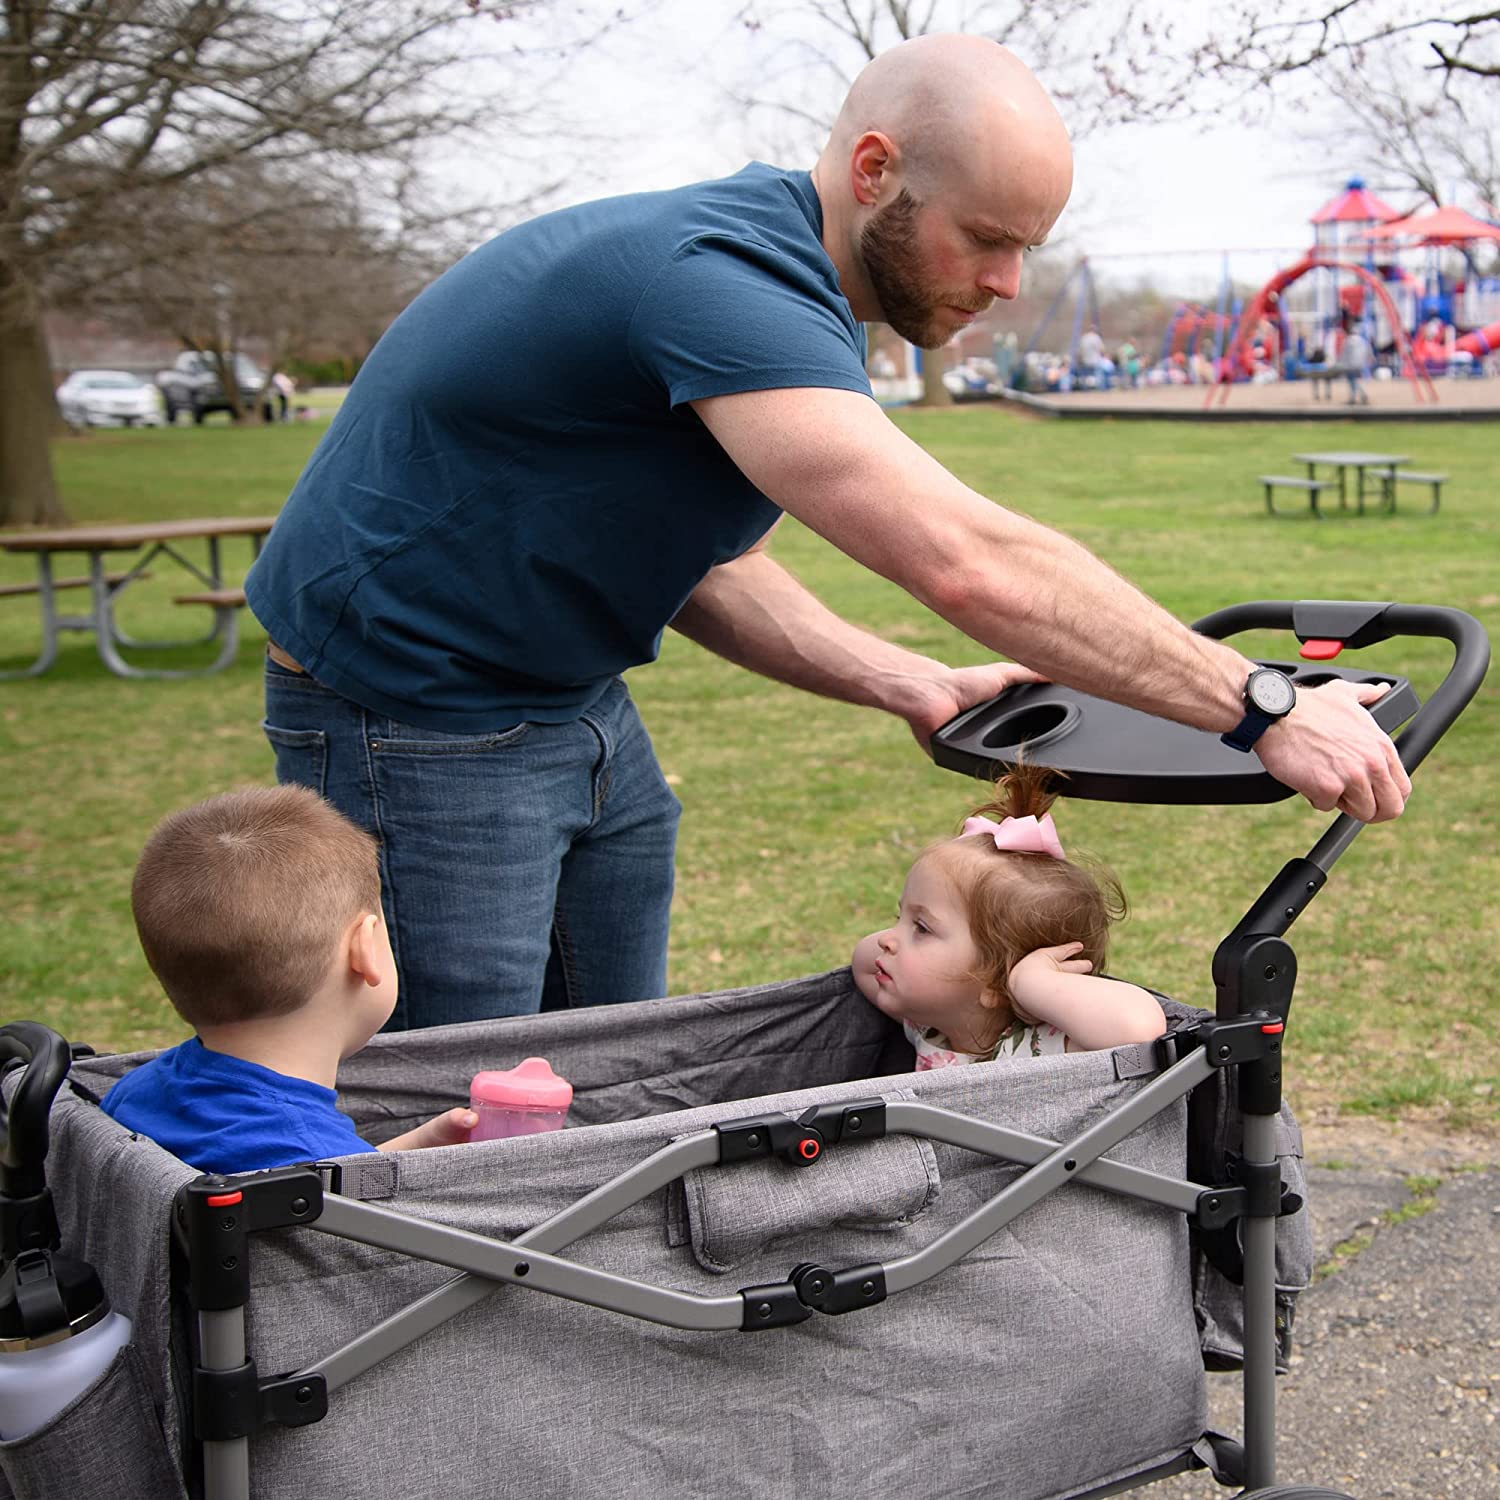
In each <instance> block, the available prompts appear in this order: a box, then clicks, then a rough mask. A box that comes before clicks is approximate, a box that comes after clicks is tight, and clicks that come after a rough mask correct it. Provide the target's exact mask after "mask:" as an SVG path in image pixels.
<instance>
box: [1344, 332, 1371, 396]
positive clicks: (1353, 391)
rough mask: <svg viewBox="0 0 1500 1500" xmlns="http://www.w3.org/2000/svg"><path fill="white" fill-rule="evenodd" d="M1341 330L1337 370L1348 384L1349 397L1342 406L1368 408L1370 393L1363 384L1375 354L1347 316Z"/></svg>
mask: <svg viewBox="0 0 1500 1500" xmlns="http://www.w3.org/2000/svg"><path fill="white" fill-rule="evenodd" d="M1343 329H1344V341H1343V343H1342V344H1341V345H1340V347H1339V369H1340V370H1341V371H1342V372H1343V376H1344V379H1345V380H1347V381H1348V382H1349V395H1348V398H1347V399H1346V400H1345V402H1344V404H1345V405H1346V406H1368V405H1369V404H1370V393H1369V392H1368V391H1367V390H1365V388H1364V384H1363V382H1364V379H1365V376H1366V375H1367V374H1368V372H1369V369H1370V364H1371V362H1372V361H1373V359H1374V357H1375V353H1374V350H1373V349H1371V348H1370V341H1369V339H1367V338H1366V337H1365V335H1364V331H1363V329H1361V328H1360V326H1359V325H1358V324H1357V323H1355V322H1354V320H1353V319H1352V318H1349V317H1347V316H1346V317H1345V318H1344V323H1343Z"/></svg>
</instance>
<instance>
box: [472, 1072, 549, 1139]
mask: <svg viewBox="0 0 1500 1500" xmlns="http://www.w3.org/2000/svg"><path fill="white" fill-rule="evenodd" d="M572 1102H573V1085H572V1084H571V1083H569V1082H568V1081H567V1079H566V1078H559V1077H558V1076H557V1074H556V1073H554V1072H553V1071H552V1066H551V1064H550V1063H549V1062H548V1061H547V1059H546V1058H544V1057H528V1058H527V1059H526V1061H525V1062H523V1063H518V1064H517V1065H516V1066H515V1067H514V1068H507V1069H501V1070H498V1071H495V1072H488V1073H476V1074H475V1075H474V1081H473V1083H472V1084H470V1086H469V1107H470V1108H471V1109H472V1110H473V1111H474V1113H475V1114H477V1115H478V1116H479V1123H478V1124H477V1125H476V1126H475V1127H474V1128H473V1130H471V1131H470V1132H469V1139H470V1140H471V1141H498V1140H504V1139H506V1138H508V1137H510V1136H515V1135H540V1134H541V1133H542V1132H543V1131H545V1130H561V1129H562V1123H563V1120H564V1119H565V1118H566V1117H567V1113H568V1106H569V1105H570V1104H571V1103H572Z"/></svg>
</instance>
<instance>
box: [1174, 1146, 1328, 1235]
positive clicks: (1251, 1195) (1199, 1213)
mask: <svg viewBox="0 0 1500 1500" xmlns="http://www.w3.org/2000/svg"><path fill="white" fill-rule="evenodd" d="M1231 1170H1232V1171H1233V1173H1234V1175H1235V1176H1236V1177H1238V1178H1239V1179H1240V1181H1239V1182H1238V1183H1237V1184H1236V1185H1235V1186H1234V1187H1216V1188H1204V1189H1203V1191H1202V1192H1201V1193H1199V1194H1198V1206H1197V1207H1196V1208H1195V1209H1194V1210H1193V1217H1194V1218H1195V1219H1196V1220H1197V1222H1198V1225H1199V1227H1200V1228H1202V1229H1223V1228H1224V1226H1225V1225H1226V1224H1232V1223H1233V1222H1234V1221H1235V1220H1236V1219H1264V1218H1269V1217H1275V1218H1282V1217H1284V1216H1285V1215H1287V1214H1294V1213H1296V1212H1297V1210H1298V1209H1300V1208H1301V1207H1302V1195H1301V1194H1300V1193H1294V1192H1293V1191H1292V1190H1291V1188H1289V1187H1287V1186H1286V1185H1285V1184H1284V1183H1283V1182H1282V1180H1281V1168H1280V1166H1279V1165H1277V1163H1275V1162H1265V1163H1263V1164H1261V1165H1259V1166H1251V1165H1250V1164H1249V1163H1248V1162H1239V1163H1237V1164H1232V1166H1231Z"/></svg>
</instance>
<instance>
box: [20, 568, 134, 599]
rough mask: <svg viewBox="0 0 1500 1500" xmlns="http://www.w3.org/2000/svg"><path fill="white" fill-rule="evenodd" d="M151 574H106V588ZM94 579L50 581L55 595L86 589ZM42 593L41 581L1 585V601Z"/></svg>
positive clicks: (115, 586) (116, 586)
mask: <svg viewBox="0 0 1500 1500" xmlns="http://www.w3.org/2000/svg"><path fill="white" fill-rule="evenodd" d="M150 576H151V575H150V573H106V574H105V575H104V586H105V587H106V588H111V589H112V588H118V587H119V586H120V584H122V583H133V582H134V581H135V580H136V579H137V578H149V577H150ZM93 581H94V580H93V579H92V578H54V579H52V580H50V586H51V589H52V592H53V593H56V592H57V591H58V590H59V589H86V588H88V587H89V585H90V584H92V583H93ZM41 591H42V585H41V581H40V580H38V581H36V582H34V583H0V599H11V598H18V597H20V596H21V595H22V594H40V593H41Z"/></svg>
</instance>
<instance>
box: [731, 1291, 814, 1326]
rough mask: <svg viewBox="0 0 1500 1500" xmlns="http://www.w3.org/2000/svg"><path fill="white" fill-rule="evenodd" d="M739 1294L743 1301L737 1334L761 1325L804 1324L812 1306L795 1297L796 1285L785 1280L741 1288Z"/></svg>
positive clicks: (809, 1315) (811, 1311)
mask: <svg viewBox="0 0 1500 1500" xmlns="http://www.w3.org/2000/svg"><path fill="white" fill-rule="evenodd" d="M740 1297H741V1299H742V1300H743V1302H744V1304H745V1311H744V1315H743V1316H742V1317H741V1319H740V1332H741V1333H757V1332H759V1331H760V1330H761V1329H762V1328H789V1327H790V1326H791V1325H792V1324H793V1323H805V1322H806V1321H807V1320H808V1319H809V1318H810V1317H812V1315H813V1310H812V1308H810V1307H808V1306H807V1305H806V1304H805V1303H804V1302H803V1301H802V1299H801V1298H800V1297H798V1295H797V1289H796V1287H794V1286H793V1285H792V1284H791V1282H789V1281H774V1282H772V1283H771V1284H770V1285H768V1286H746V1287H741V1288H740Z"/></svg>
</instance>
